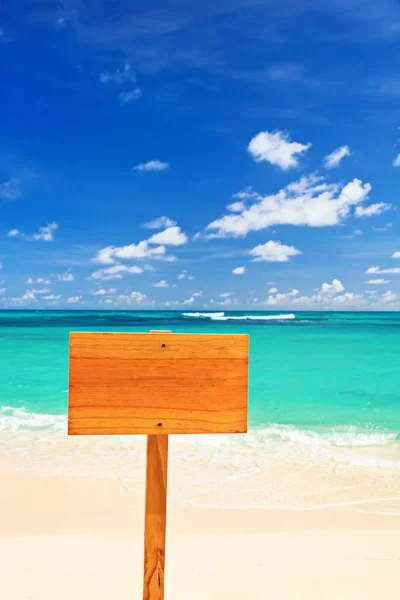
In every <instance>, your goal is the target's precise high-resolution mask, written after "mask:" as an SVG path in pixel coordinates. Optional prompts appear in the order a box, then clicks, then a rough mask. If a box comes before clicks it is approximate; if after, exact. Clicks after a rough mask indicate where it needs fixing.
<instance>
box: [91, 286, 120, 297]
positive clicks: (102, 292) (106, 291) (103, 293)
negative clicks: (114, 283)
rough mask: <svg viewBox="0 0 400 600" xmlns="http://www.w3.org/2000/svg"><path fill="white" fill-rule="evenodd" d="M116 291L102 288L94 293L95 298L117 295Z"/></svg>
mask: <svg viewBox="0 0 400 600" xmlns="http://www.w3.org/2000/svg"><path fill="white" fill-rule="evenodd" d="M116 291H117V290H116V289H115V288H108V289H105V288H100V289H99V290H95V291H94V292H92V294H93V296H106V295H107V294H115V293H116Z"/></svg>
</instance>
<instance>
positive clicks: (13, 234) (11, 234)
mask: <svg viewBox="0 0 400 600" xmlns="http://www.w3.org/2000/svg"><path fill="white" fill-rule="evenodd" d="M7 235H8V237H18V236H22V235H23V234H22V233H21V232H20V230H19V229H10V231H9V232H8V233H7Z"/></svg>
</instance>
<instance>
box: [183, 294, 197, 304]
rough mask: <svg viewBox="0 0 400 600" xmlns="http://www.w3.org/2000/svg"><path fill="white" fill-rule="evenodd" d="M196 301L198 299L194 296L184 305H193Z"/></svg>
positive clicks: (185, 301)
mask: <svg viewBox="0 0 400 600" xmlns="http://www.w3.org/2000/svg"><path fill="white" fill-rule="evenodd" d="M195 301H196V298H195V297H194V296H191V297H190V298H188V299H187V300H184V301H183V304H186V305H187V304H193V302H195Z"/></svg>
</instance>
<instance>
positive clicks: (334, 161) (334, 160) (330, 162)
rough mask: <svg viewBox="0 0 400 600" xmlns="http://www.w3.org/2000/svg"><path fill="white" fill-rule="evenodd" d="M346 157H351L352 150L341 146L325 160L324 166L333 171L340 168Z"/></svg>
mask: <svg viewBox="0 0 400 600" xmlns="http://www.w3.org/2000/svg"><path fill="white" fill-rule="evenodd" d="M345 156H351V152H350V148H349V147H348V146H347V145H346V146H340V147H339V148H336V150H334V151H333V152H332V153H331V154H328V155H327V156H325V158H324V165H325V167H326V168H327V169H333V168H334V167H338V166H339V164H340V163H341V161H342V160H343V158H345Z"/></svg>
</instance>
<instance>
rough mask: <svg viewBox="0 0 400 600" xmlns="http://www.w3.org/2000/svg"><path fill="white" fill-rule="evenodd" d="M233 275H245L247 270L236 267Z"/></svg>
mask: <svg viewBox="0 0 400 600" xmlns="http://www.w3.org/2000/svg"><path fill="white" fill-rule="evenodd" d="M232 273H233V274H234V275H244V274H245V273H246V268H245V267H236V268H235V269H233V271H232Z"/></svg>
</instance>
